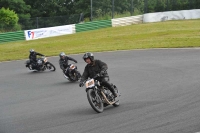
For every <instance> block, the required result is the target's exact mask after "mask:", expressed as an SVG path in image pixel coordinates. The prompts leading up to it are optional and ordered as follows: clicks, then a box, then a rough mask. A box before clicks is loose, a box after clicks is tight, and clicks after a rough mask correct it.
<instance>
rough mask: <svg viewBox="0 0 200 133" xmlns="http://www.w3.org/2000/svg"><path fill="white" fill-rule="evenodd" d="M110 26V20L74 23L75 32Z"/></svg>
mask: <svg viewBox="0 0 200 133" xmlns="http://www.w3.org/2000/svg"><path fill="white" fill-rule="evenodd" d="M107 27H112V23H111V20H100V21H92V22H86V23H81V24H76V26H75V28H76V33H77V32H82V31H89V30H96V29H101V28H107Z"/></svg>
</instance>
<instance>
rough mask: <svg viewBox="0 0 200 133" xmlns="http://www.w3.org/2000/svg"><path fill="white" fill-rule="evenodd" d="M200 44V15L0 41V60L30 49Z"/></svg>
mask: <svg viewBox="0 0 200 133" xmlns="http://www.w3.org/2000/svg"><path fill="white" fill-rule="evenodd" d="M186 47H200V19H198V20H182V21H167V22H159V23H146V24H139V25H130V26H124V27H115V28H105V29H100V30H93V31H87V32H81V33H76V34H71V35H65V36H58V37H51V38H45V39H38V40H32V41H18V42H10V43H3V44H0V61H8V60H18V59H27V58H28V55H29V49H31V48H33V49H35V50H36V51H38V52H40V53H43V54H45V55H46V56H58V54H59V53H60V52H62V51H64V52H65V53H66V54H77V53H84V52H86V51H90V52H99V51H115V50H129V49H149V48H186Z"/></svg>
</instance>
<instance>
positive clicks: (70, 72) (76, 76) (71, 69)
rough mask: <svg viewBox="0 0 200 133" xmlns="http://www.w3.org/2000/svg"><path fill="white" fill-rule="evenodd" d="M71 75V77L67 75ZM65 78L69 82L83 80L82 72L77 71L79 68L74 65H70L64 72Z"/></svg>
mask: <svg viewBox="0 0 200 133" xmlns="http://www.w3.org/2000/svg"><path fill="white" fill-rule="evenodd" d="M66 73H67V74H68V75H69V77H68V76H67V75H66ZM63 76H64V77H65V78H66V79H68V80H69V81H73V82H74V81H78V80H79V79H80V78H81V74H80V72H79V71H78V70H77V66H75V65H74V64H69V65H68V67H67V68H66V69H65V71H64V72H63Z"/></svg>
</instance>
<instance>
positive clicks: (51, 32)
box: [24, 25, 74, 40]
mask: <svg viewBox="0 0 200 133" xmlns="http://www.w3.org/2000/svg"><path fill="white" fill-rule="evenodd" d="M73 27H74V25H64V26H57V27H49V28H41V29H33V30H25V31H24V32H25V37H26V40H34V39H39V38H46V37H53V36H60V35H66V34H73Z"/></svg>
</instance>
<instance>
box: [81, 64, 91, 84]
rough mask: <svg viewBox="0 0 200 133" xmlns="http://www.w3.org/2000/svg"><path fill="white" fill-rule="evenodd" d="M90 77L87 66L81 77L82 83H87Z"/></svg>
mask: <svg viewBox="0 0 200 133" xmlns="http://www.w3.org/2000/svg"><path fill="white" fill-rule="evenodd" d="M88 77H89V73H88V68H87V66H85V69H84V72H83V74H82V76H81V80H80V82H83V81H85V80H86V79H87V78H88Z"/></svg>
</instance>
